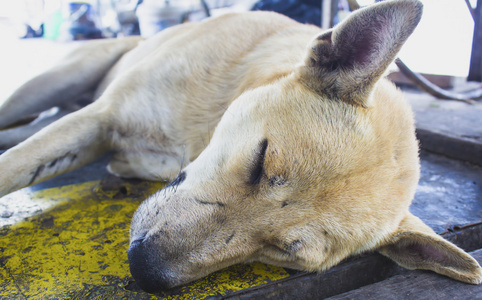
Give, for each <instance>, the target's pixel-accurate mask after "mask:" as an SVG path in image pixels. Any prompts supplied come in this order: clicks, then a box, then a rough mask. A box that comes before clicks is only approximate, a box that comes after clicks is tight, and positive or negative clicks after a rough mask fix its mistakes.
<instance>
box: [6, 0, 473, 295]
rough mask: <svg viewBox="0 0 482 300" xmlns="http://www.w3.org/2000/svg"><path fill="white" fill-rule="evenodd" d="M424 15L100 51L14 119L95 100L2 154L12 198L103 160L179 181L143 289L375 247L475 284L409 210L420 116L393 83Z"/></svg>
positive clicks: (242, 28) (219, 27) (17, 100)
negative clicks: (251, 265) (394, 69)
mask: <svg viewBox="0 0 482 300" xmlns="http://www.w3.org/2000/svg"><path fill="white" fill-rule="evenodd" d="M421 14H422V5H421V4H420V2H419V1H417V0H398V1H385V2H382V3H379V4H376V5H373V6H370V7H367V8H364V9H361V10H359V11H357V12H355V13H353V14H352V15H351V16H350V17H349V18H347V19H346V20H345V21H344V22H342V23H341V24H339V25H338V26H336V27H335V28H334V29H332V30H328V31H325V32H321V30H320V29H319V28H317V27H314V26H309V25H302V24H299V23H296V22H295V21H292V20H290V19H288V18H286V17H284V16H281V15H278V14H275V13H268V12H249V13H242V14H229V15H224V16H221V17H218V18H213V19H209V20H207V21H205V22H201V23H199V24H183V25H180V26H177V27H173V28H170V29H167V30H165V31H162V32H161V33H159V34H158V35H156V36H154V37H152V38H150V39H148V40H145V41H141V40H140V39H139V38H130V39H118V40H107V41H94V42H88V43H86V44H85V45H83V46H82V47H81V48H80V49H79V50H77V52H76V53H74V54H73V55H72V56H70V57H69V59H68V60H66V61H65V62H63V63H62V64H61V65H59V66H56V67H55V68H54V69H52V70H51V71H49V72H47V73H45V74H43V75H40V76H39V77H37V78H34V79H33V80H32V81H30V82H28V83H26V85H24V86H23V87H21V88H20V89H19V90H18V91H17V92H16V93H14V94H13V95H12V97H11V98H10V99H9V100H8V101H6V102H5V103H4V104H3V106H2V107H1V110H0V120H1V122H3V123H2V124H0V125H2V126H6V125H8V124H10V123H12V122H15V120H16V119H19V118H21V117H23V116H24V115H26V114H29V113H32V112H35V110H38V107H40V106H42V107H45V106H49V105H53V104H52V103H56V101H57V102H61V101H63V100H66V99H73V98H75V97H78V96H79V95H81V94H83V93H85V92H87V91H89V90H91V89H95V92H96V96H94V97H96V98H98V99H97V100H96V101H95V102H93V103H92V104H90V105H88V106H86V107H85V108H82V109H80V110H78V111H76V112H74V113H71V114H69V115H67V116H65V117H63V118H61V119H60V120H58V121H56V122H54V123H52V124H51V125H49V126H47V127H45V128H44V129H42V130H41V131H40V132H38V133H37V134H35V135H33V136H32V137H30V138H29V139H27V140H26V141H25V142H22V143H20V144H19V145H17V146H15V147H13V148H12V149H10V150H8V151H7V152H5V153H4V154H3V155H1V156H0V168H1V170H2V172H1V173H0V195H5V194H7V193H10V192H12V191H15V190H17V189H20V188H22V187H25V186H28V185H31V184H35V183H37V182H40V181H42V180H45V179H47V178H50V177H52V176H56V175H58V174H60V173H63V172H67V171H70V170H72V169H75V168H78V167H79V166H81V165H84V164H86V163H89V162H91V161H92V160H93V159H95V158H96V157H98V156H99V155H101V154H102V153H104V152H106V151H114V152H115V155H114V156H113V158H112V161H111V162H110V163H109V165H108V170H109V171H110V172H111V173H113V174H115V175H118V176H121V177H126V178H132V177H135V178H141V179H146V180H164V181H171V183H170V184H169V185H168V186H167V187H166V188H165V189H163V190H161V191H159V192H158V193H156V194H155V195H153V196H151V197H149V198H148V199H147V200H145V201H144V202H143V203H142V204H141V206H140V207H139V208H138V210H137V212H136V213H135V215H134V217H133V219H132V225H131V231H130V247H129V250H128V258H129V264H130V269H131V273H132V275H133V276H134V278H135V279H136V281H137V282H138V283H139V285H140V286H141V287H142V288H143V289H145V290H146V291H156V290H159V289H164V288H171V287H174V286H178V285H181V284H184V283H187V282H190V281H192V280H195V279H197V278H200V277H203V276H206V275H207V274H209V273H211V272H214V271H216V270H219V269H221V268H224V267H227V266H230V265H233V264H236V263H241V262H247V261H253V260H256V261H262V262H266V263H269V264H274V265H278V266H283V267H288V268H294V269H301V270H307V271H323V270H326V269H328V268H330V267H332V266H334V265H335V264H337V263H338V262H340V261H341V260H342V259H344V258H346V257H347V256H350V255H353V254H356V253H361V252H363V251H367V250H374V249H375V250H378V251H379V252H381V253H382V254H383V255H386V256H387V257H389V258H391V259H393V260H394V261H395V262H397V263H398V264H399V265H401V266H403V267H406V268H409V269H417V268H418V269H428V270H433V271H435V272H437V273H440V274H444V275H447V276H449V277H452V278H454V279H457V280H460V281H464V282H468V283H472V284H478V283H480V282H481V280H482V270H481V268H480V266H479V265H478V263H477V262H476V261H475V260H474V259H473V258H472V257H470V256H469V255H468V254H467V253H465V252H464V251H463V250H461V249H459V248H457V247H456V246H454V245H453V244H451V243H449V242H447V241H445V240H444V239H442V238H441V237H439V236H438V235H436V234H435V233H434V232H433V231H432V230H431V229H430V228H429V227H428V226H426V225H425V224H424V223H423V222H422V221H421V220H420V219H418V218H417V217H415V216H414V215H412V214H411V213H410V212H409V210H408V207H409V205H410V203H411V201H412V198H413V196H414V192H415V188H416V186H417V182H418V179H419V168H420V167H419V159H418V144H417V141H416V138H415V133H414V121H413V115H412V112H411V110H410V107H409V105H408V104H407V103H406V101H405V100H404V99H403V97H402V94H401V92H399V91H398V90H397V89H396V88H395V87H394V85H393V84H391V83H390V82H388V81H387V80H386V79H384V78H383V74H384V73H385V71H386V69H387V67H388V66H389V64H390V63H391V62H392V61H393V59H394V58H395V56H396V55H397V53H398V51H399V50H400V48H401V46H402V45H403V43H404V42H405V41H406V39H407V38H408V37H409V35H410V34H411V33H412V31H413V30H414V28H415V27H416V25H417V23H418V22H419V20H420V18H421ZM46 103H47V104H46ZM183 164H184V165H186V167H185V168H183Z"/></svg>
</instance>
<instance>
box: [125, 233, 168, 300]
mask: <svg viewBox="0 0 482 300" xmlns="http://www.w3.org/2000/svg"><path fill="white" fill-rule="evenodd" d="M156 248H158V247H157V246H156V245H155V243H154V242H153V240H152V239H149V238H145V237H144V236H143V237H141V238H138V239H136V240H134V241H132V242H131V245H130V246H129V250H127V257H128V258H129V268H130V270H131V274H132V276H133V277H134V279H135V280H136V282H137V284H138V285H139V286H140V288H141V289H143V290H144V291H146V292H148V293H153V292H157V291H160V290H163V289H167V288H169V287H171V286H172V284H171V280H170V279H169V278H167V276H166V275H165V274H166V272H165V270H166V268H165V263H164V262H163V260H162V259H161V257H160V255H159V252H160V251H159V249H156Z"/></svg>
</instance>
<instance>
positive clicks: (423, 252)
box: [406, 243, 452, 265]
mask: <svg viewBox="0 0 482 300" xmlns="http://www.w3.org/2000/svg"><path fill="white" fill-rule="evenodd" d="M406 249H407V254H408V255H409V256H410V257H412V258H417V259H419V260H421V261H432V262H437V263H440V264H443V265H444V264H448V263H449V262H450V261H451V260H452V259H451V258H450V256H448V255H447V254H446V252H445V251H443V249H438V248H437V247H434V246H433V245H422V244H418V243H417V244H413V243H411V244H409V245H407V246H406Z"/></svg>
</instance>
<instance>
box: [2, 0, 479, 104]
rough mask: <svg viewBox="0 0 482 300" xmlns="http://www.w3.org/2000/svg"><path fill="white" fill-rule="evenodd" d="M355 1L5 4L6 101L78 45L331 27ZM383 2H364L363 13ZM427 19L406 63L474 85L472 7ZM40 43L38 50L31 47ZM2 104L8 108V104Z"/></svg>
mask: <svg viewBox="0 0 482 300" xmlns="http://www.w3.org/2000/svg"><path fill="white" fill-rule="evenodd" d="M349 2H350V1H348V0H259V1H258V0H89V1H72V0H15V1H13V0H0V39H1V45H2V46H1V47H0V80H1V82H2V86H3V87H2V88H0V99H4V98H5V97H6V96H7V95H8V94H10V93H11V92H12V91H13V89H14V88H16V87H18V86H19V85H20V84H21V83H22V82H24V81H25V80H27V79H28V78H30V77H32V76H33V75H36V74H37V73H39V72H41V71H43V70H44V69H45V68H46V67H47V66H50V65H51V64H52V63H54V62H55V61H56V60H57V59H59V58H60V57H61V56H63V55H65V54H66V53H67V52H68V51H69V50H70V49H71V48H72V47H74V46H75V44H76V43H73V41H78V40H85V39H96V38H114V37H122V36H128V35H138V34H141V35H143V36H145V37H149V36H152V35H154V34H155V33H156V32H158V31H160V30H162V29H164V28H166V27H169V26H172V25H175V24H178V23H182V22H197V21H201V20H203V19H204V18H207V17H209V16H216V15H219V14H223V13H226V12H230V11H247V10H274V11H278V12H281V13H283V14H286V15H288V16H290V17H292V18H294V19H296V20H298V21H300V22H303V23H310V24H315V25H318V26H323V27H331V26H333V25H335V24H336V23H338V22H340V21H341V20H343V18H345V17H346V16H347V15H348V14H349V13H350V6H349ZM374 2H375V0H358V4H360V5H361V6H364V5H369V4H372V3H374ZM422 2H423V3H424V6H425V8H424V16H423V18H422V21H421V23H420V25H419V26H418V28H417V29H416V32H415V33H414V34H413V35H412V36H411V38H410V39H409V41H408V42H407V44H406V45H405V46H404V48H403V49H402V52H401V53H400V57H401V58H402V59H403V60H404V62H405V63H406V64H407V65H408V66H410V67H411V68H412V70H414V71H416V72H421V73H425V74H439V75H450V76H456V77H466V76H467V74H468V70H469V64H470V56H471V49H472V38H473V30H474V21H473V18H472V16H471V14H470V11H469V9H468V8H467V3H468V4H470V5H471V6H472V7H475V6H476V2H477V1H476V0H422ZM32 40H35V42H31V41H32ZM0 101H1V100H0Z"/></svg>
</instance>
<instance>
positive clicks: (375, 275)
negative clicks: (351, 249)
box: [208, 222, 482, 300]
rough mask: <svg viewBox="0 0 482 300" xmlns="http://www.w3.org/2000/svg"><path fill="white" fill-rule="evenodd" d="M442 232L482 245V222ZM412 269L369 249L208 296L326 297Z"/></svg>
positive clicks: (467, 244) (470, 247) (465, 245)
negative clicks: (314, 269)
mask: <svg viewBox="0 0 482 300" xmlns="http://www.w3.org/2000/svg"><path fill="white" fill-rule="evenodd" d="M442 236H443V237H444V238H445V239H447V240H449V241H451V242H453V243H455V244H456V245H458V246H459V247H461V248H462V249H464V250H465V251H474V250H476V249H480V248H482V222H481V223H476V224H470V225H466V226H463V227H454V228H451V229H450V230H447V231H446V232H444V233H443V234H442ZM407 272H411V271H408V270H405V269H403V268H401V267H399V266H397V265H396V264H395V263H393V262H392V261H391V260H389V259H388V258H386V257H384V256H382V255H380V254H378V253H369V254H365V255H362V256H358V257H354V258H350V259H348V260H346V261H345V262H342V263H341V264H339V265H337V266H335V267H334V268H332V269H330V270H329V271H327V272H325V273H303V272H301V273H298V274H295V275H292V276H290V277H287V278H284V279H281V280H277V281H274V282H271V283H267V284H264V285H261V286H257V287H252V288H249V289H245V290H242V291H239V292H235V293H231V294H229V295H226V296H219V297H210V298H208V299H277V300H278V299H290V300H291V299H322V298H327V297H331V296H335V295H339V294H342V293H345V292H348V291H351V290H354V289H358V288H360V287H363V286H366V285H370V284H373V283H377V282H380V281H382V280H385V279H388V278H390V277H393V276H396V275H401V274H406V273H407Z"/></svg>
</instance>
